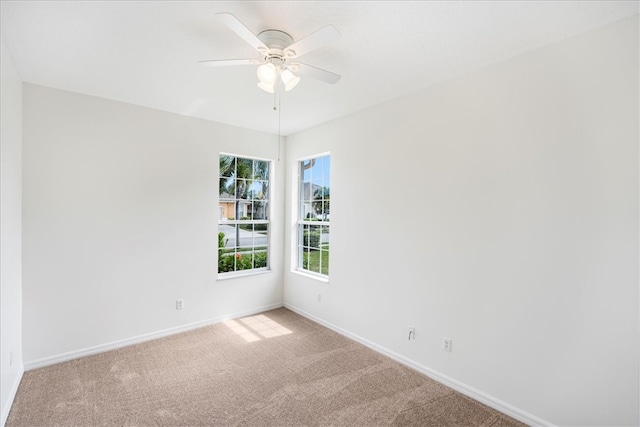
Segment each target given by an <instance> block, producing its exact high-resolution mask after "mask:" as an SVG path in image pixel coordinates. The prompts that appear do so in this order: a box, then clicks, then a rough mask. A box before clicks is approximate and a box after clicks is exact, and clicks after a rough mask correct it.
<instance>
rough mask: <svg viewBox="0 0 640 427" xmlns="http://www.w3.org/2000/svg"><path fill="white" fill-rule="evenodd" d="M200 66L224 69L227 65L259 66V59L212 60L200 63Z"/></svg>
mask: <svg viewBox="0 0 640 427" xmlns="http://www.w3.org/2000/svg"><path fill="white" fill-rule="evenodd" d="M198 63H199V64H200V65H204V66H206V67H223V66H226V65H257V64H259V63H260V61H259V60H257V59H212V60H210V61H198Z"/></svg>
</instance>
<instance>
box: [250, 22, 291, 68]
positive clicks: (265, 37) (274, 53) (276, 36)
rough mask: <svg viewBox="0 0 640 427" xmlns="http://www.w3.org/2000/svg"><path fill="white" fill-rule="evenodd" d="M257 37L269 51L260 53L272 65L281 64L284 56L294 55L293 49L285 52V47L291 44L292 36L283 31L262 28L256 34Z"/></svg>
mask: <svg viewBox="0 0 640 427" xmlns="http://www.w3.org/2000/svg"><path fill="white" fill-rule="evenodd" d="M258 39H260V41H261V42H262V43H264V44H265V45H266V46H267V47H268V48H269V51H267V52H263V50H264V49H261V50H260V53H262V54H264V55H265V59H266V60H267V61H268V62H271V63H272V64H274V65H281V64H282V63H283V62H284V61H285V56H286V57H294V56H295V52H294V51H288V52H286V53H285V49H286V48H287V47H288V46H291V45H292V44H293V37H291V36H290V35H289V34H287V33H285V32H284V31H280V30H264V31H263V32H261V33H260V34H258Z"/></svg>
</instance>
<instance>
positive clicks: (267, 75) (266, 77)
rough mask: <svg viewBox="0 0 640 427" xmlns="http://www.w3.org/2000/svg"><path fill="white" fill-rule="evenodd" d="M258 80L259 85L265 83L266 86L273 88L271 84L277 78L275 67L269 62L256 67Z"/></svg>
mask: <svg viewBox="0 0 640 427" xmlns="http://www.w3.org/2000/svg"><path fill="white" fill-rule="evenodd" d="M257 73H258V78H259V79H260V83H265V84H266V85H270V86H272V87H273V83H274V82H275V81H276V78H277V77H278V70H277V69H276V66H275V65H273V64H272V63H270V62H267V63H266V64H262V65H260V66H259V67H258V71H257Z"/></svg>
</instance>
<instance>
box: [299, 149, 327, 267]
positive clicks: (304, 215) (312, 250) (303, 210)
mask: <svg viewBox="0 0 640 427" xmlns="http://www.w3.org/2000/svg"><path fill="white" fill-rule="evenodd" d="M330 170H331V157H330V156H329V155H326V156H322V157H316V158H312V159H306V160H302V161H300V162H298V177H299V178H298V188H299V190H298V194H299V208H298V212H299V213H298V266H297V268H298V270H301V271H304V272H309V273H312V274H317V275H320V276H323V277H328V276H329V219H330V207H331V206H330V192H331V191H330V190H331V182H330V180H329V177H330Z"/></svg>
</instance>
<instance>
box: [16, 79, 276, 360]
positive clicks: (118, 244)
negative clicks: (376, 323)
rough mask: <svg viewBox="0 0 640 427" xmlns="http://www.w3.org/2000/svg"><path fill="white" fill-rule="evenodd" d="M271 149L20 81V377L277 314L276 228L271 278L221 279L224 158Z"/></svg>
mask: <svg viewBox="0 0 640 427" xmlns="http://www.w3.org/2000/svg"><path fill="white" fill-rule="evenodd" d="M277 139H278V137H277V136H274V135H269V134H264V133H259V132H255V131H249V130H244V129H240V128H237V127H232V126H226V125H221V124H217V123H213V122H208V121H205V120H200V119H194V118H189V117H185V116H180V115H176V114H170V113H165V112H161V111H157V110H151V109H146V108H141V107H137V106H132V105H128V104H123V103H119V102H114V101H109V100H105V99H100V98H95V97H91V96H86V95H80V94H75V93H70V92H63V91H60V90H56V89H51V88H44V87H40V86H34V85H30V84H25V88H24V167H23V185H24V187H23V194H24V198H23V209H24V216H23V226H24V235H23V244H24V253H23V261H24V285H23V292H24V295H23V298H24V360H25V365H26V367H27V369H30V368H32V367H34V366H40V365H43V364H48V363H52V362H56V361H59V360H63V359H65V358H69V357H76V356H79V355H81V354H84V353H87V352H92V351H95V350H103V349H105V347H109V346H110V343H116V344H118V345H119V344H122V343H128V342H130V340H135V339H136V337H139V336H144V337H148V336H149V335H148V334H156V333H159V332H162V331H166V330H173V331H175V330H176V329H175V328H179V327H184V326H185V325H191V324H193V323H197V322H204V321H207V320H210V319H214V320H215V319H220V318H223V317H226V316H230V315H235V314H238V313H247V312H252V311H255V310H261V309H264V308H268V307H272V306H278V305H281V304H282V267H281V266H282V251H283V243H282V236H283V229H282V226H283V225H282V220H275V221H274V223H273V224H272V225H273V233H272V256H273V258H272V267H273V271H272V272H270V273H267V274H261V275H254V276H249V277H244V278H234V279H229V280H223V281H216V278H217V233H218V230H217V221H218V200H217V193H218V175H217V174H218V156H219V153H220V152H221V151H222V152H230V153H237V154H240V155H246V156H257V157H261V158H267V159H272V160H274V161H275V160H276V159H277V156H278V140H277ZM281 169H282V168H280V164H279V163H277V162H276V163H275V170H276V175H275V185H274V187H273V188H274V190H275V191H273V194H274V197H275V200H274V206H275V210H274V218H282V215H283V214H282V209H283V196H282V191H281V188H282V187H283V185H284V183H283V178H282V177H283V172H282V170H281ZM177 299H184V301H185V308H184V309H183V310H176V309H175V302H176V300H177ZM127 340H129V341H127Z"/></svg>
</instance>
